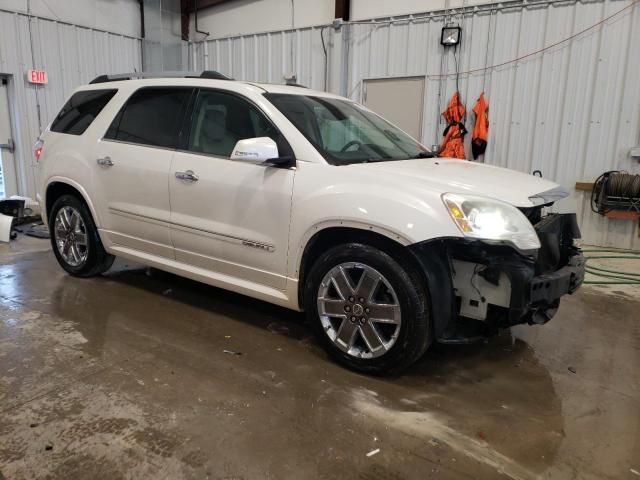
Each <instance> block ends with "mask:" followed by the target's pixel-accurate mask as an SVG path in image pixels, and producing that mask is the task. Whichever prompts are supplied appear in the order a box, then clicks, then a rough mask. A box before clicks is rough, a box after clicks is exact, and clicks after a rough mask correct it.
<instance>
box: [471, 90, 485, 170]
mask: <svg viewBox="0 0 640 480" xmlns="http://www.w3.org/2000/svg"><path fill="white" fill-rule="evenodd" d="M488 111H489V105H487V102H486V101H485V99H484V92H482V93H481V94H480V97H478V101H477V102H476V104H475V106H474V107H473V113H475V114H476V124H475V126H474V127H473V133H472V135H471V153H473V158H474V159H476V158H478V157H479V156H480V155H484V152H485V150H486V149H487V139H488V138H489V116H488V114H487V112H488Z"/></svg>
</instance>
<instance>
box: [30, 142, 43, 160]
mask: <svg viewBox="0 0 640 480" xmlns="http://www.w3.org/2000/svg"><path fill="white" fill-rule="evenodd" d="M42 147H44V140H41V139H38V140H37V141H36V143H35V145H34V146H33V156H34V158H35V159H36V162H37V161H38V160H40V155H42Z"/></svg>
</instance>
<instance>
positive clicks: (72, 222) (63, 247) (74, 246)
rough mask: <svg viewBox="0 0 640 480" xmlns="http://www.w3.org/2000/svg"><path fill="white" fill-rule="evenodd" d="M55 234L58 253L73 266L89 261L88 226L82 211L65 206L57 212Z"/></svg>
mask: <svg viewBox="0 0 640 480" xmlns="http://www.w3.org/2000/svg"><path fill="white" fill-rule="evenodd" d="M54 235H55V241H56V246H57V247H58V253H60V256H61V257H62V258H63V259H64V261H65V262H66V263H67V264H69V265H70V266H72V267H79V266H81V265H83V264H84V263H85V262H86V261H87V256H88V253H89V249H88V247H87V228H86V226H85V224H84V221H83V220H82V217H81V216H80V212H78V210H76V209H75V208H73V207H69V206H64V207H62V208H61V209H60V210H58V213H57V214H56V220H55V224H54Z"/></svg>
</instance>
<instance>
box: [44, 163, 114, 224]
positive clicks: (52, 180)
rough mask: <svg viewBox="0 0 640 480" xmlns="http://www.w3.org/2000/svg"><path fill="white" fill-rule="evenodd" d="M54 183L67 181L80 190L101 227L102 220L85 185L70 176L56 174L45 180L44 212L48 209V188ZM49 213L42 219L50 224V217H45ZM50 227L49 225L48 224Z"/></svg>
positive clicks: (96, 222)
mask: <svg viewBox="0 0 640 480" xmlns="http://www.w3.org/2000/svg"><path fill="white" fill-rule="evenodd" d="M52 183H65V184H67V185H69V186H70V187H73V188H75V189H76V190H77V191H78V192H80V195H81V196H82V199H83V200H84V202H85V203H86V204H87V206H88V207H89V211H90V212H91V216H92V217H93V221H94V223H95V224H96V227H97V228H100V227H101V225H102V223H101V222H100V218H99V217H98V215H97V212H96V209H95V208H94V206H93V202H92V201H91V198H90V197H89V194H88V193H87V191H86V190H85V189H84V187H82V186H81V185H80V184H79V183H78V182H76V181H75V180H73V179H71V178H69V177H63V176H60V175H54V176H52V177H49V178H48V179H47V180H46V182H45V188H44V196H43V198H42V203H43V204H44V205H43V206H44V208H43V209H42V211H43V212H46V211H47V204H46V203H47V190H48V189H49V186H50V185H51V184H52ZM46 216H47V215H44V216H43V218H42V221H43V223H44V224H45V225H47V224H48V221H49V219H48V218H44V217H46ZM47 227H48V225H47Z"/></svg>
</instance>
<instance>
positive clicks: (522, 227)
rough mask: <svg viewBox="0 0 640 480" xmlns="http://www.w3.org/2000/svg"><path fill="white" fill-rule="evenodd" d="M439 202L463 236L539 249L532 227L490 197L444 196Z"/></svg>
mask: <svg viewBox="0 0 640 480" xmlns="http://www.w3.org/2000/svg"><path fill="white" fill-rule="evenodd" d="M442 200H443V201H444V204H445V206H446V207H447V210H448V211H449V214H450V215H451V218H453V221H454V222H455V223H456V225H457V226H458V228H459V229H460V231H461V232H462V233H463V234H464V236H465V237H471V238H477V239H479V240H483V241H485V242H488V243H505V244H510V245H513V246H514V247H516V248H517V249H518V250H522V251H531V250H537V249H539V248H540V240H539V239H538V234H537V233H536V231H535V229H534V228H533V225H531V222H529V220H528V219H527V217H525V216H524V214H523V213H522V212H521V211H520V210H518V209H517V208H516V207H514V206H513V205H510V204H508V203H505V202H501V201H499V200H495V199H492V198H486V197H479V196H475V195H463V194H457V193H445V194H444V195H442Z"/></svg>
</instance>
